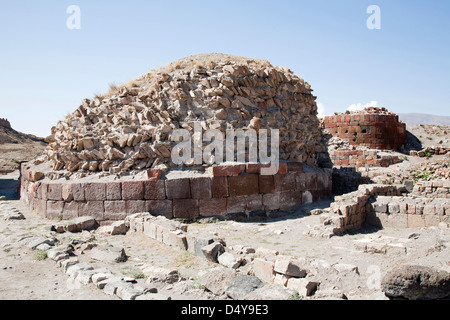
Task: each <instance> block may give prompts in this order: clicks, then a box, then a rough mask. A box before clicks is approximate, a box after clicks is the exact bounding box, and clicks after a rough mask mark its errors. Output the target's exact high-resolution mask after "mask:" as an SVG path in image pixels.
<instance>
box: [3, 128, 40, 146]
mask: <svg viewBox="0 0 450 320" xmlns="http://www.w3.org/2000/svg"><path fill="white" fill-rule="evenodd" d="M30 142H31V143H32V142H38V143H42V144H45V141H44V139H43V138H39V137H36V136H34V135H32V134H25V133H22V132H18V131H16V130H14V129H12V128H7V127H3V126H0V144H7V143H12V144H23V143H30Z"/></svg>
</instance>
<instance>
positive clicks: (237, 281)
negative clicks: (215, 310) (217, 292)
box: [225, 275, 264, 300]
mask: <svg viewBox="0 0 450 320" xmlns="http://www.w3.org/2000/svg"><path fill="white" fill-rule="evenodd" d="M263 286H264V283H263V282H262V281H261V280H260V279H258V278H257V277H253V276H249V275H243V276H238V277H236V278H234V279H232V280H230V281H228V282H227V284H226V285H225V293H226V295H227V296H228V297H230V298H232V299H234V300H243V299H244V298H245V297H246V296H247V295H248V294H249V293H250V292H252V291H254V290H256V289H259V288H261V287H263Z"/></svg>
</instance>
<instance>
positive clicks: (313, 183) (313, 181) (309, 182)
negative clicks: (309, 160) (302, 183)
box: [305, 172, 317, 191]
mask: <svg viewBox="0 0 450 320" xmlns="http://www.w3.org/2000/svg"><path fill="white" fill-rule="evenodd" d="M305 175H306V190H309V191H311V190H316V189H317V174H316V173H315V172H307V173H305Z"/></svg>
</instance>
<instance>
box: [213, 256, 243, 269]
mask: <svg viewBox="0 0 450 320" xmlns="http://www.w3.org/2000/svg"><path fill="white" fill-rule="evenodd" d="M217 260H218V262H219V263H220V264H221V265H223V266H224V267H227V268H231V269H237V268H239V266H240V265H241V263H242V259H240V258H237V257H235V256H234V255H233V254H231V253H229V252H224V253H222V254H221V255H220V256H219V258H218V259H217Z"/></svg>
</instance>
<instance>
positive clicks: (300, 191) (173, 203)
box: [21, 163, 332, 223]
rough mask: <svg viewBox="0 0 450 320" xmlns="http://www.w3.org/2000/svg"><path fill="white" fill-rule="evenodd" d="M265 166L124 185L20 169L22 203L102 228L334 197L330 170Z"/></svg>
mask: <svg viewBox="0 0 450 320" xmlns="http://www.w3.org/2000/svg"><path fill="white" fill-rule="evenodd" d="M260 167H261V165H251V164H247V165H235V166H216V167H214V170H213V172H214V174H213V176H212V177H192V178H180V179H171V180H162V179H154V178H153V175H152V179H151V180H146V181H135V180H132V181H122V182H96V183H92V182H89V183H79V182H56V181H55V182H46V181H45V182H44V181H43V180H40V181H34V179H32V177H35V176H36V175H35V174H33V170H32V169H31V168H30V167H28V166H27V164H26V163H25V164H22V168H21V198H22V199H23V200H24V201H25V202H26V203H27V204H28V205H29V206H30V208H31V209H32V210H34V212H35V213H36V214H38V215H40V216H42V217H45V218H49V219H64V220H66V219H73V218H75V217H79V216H93V217H94V218H95V219H96V220H97V221H99V222H100V223H102V222H103V223H106V222H108V221H114V220H123V219H124V218H125V217H126V216H128V215H130V214H134V213H140V212H150V213H151V214H153V215H163V216H166V217H167V218H187V219H196V218H198V217H209V216H217V215H222V216H228V215H234V214H239V213H245V214H248V215H249V216H251V213H252V212H265V213H266V214H267V216H270V212H274V211H280V210H281V211H286V212H288V211H292V210H295V209H298V208H299V207H300V206H302V204H303V202H304V201H305V199H310V198H311V197H312V200H313V201H314V202H315V201H320V200H325V199H328V198H330V196H331V188H332V183H331V171H325V170H319V169H318V170H316V171H312V172H311V171H310V170H306V171H307V172H305V171H304V170H303V166H302V164H301V163H289V164H287V163H282V164H281V166H280V171H279V172H278V173H277V174H276V175H273V176H263V175H260V172H259V170H260Z"/></svg>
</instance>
